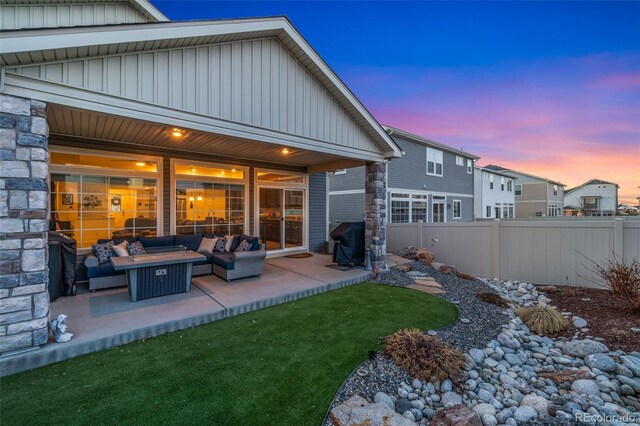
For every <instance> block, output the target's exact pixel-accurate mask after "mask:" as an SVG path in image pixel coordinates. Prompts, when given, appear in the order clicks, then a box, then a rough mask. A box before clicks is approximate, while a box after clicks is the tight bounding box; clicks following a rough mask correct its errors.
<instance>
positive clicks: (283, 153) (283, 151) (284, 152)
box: [280, 148, 291, 155]
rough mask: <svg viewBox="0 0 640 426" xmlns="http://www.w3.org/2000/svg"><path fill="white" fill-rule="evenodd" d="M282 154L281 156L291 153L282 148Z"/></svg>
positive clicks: (287, 149)
mask: <svg viewBox="0 0 640 426" xmlns="http://www.w3.org/2000/svg"><path fill="white" fill-rule="evenodd" d="M280 152H281V153H282V155H288V154H290V153H291V151H289V148H282V151H280Z"/></svg>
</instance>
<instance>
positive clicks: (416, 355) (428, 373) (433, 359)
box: [381, 328, 464, 381]
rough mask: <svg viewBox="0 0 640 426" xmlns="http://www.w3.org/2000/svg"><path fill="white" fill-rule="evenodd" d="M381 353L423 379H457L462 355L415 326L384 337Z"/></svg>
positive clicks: (462, 360)
mask: <svg viewBox="0 0 640 426" xmlns="http://www.w3.org/2000/svg"><path fill="white" fill-rule="evenodd" d="M381 340H382V343H383V344H384V349H383V350H382V354H383V355H384V356H386V357H388V358H391V359H392V360H393V361H394V362H395V363H396V364H398V365H399V366H400V367H402V368H404V369H405V370H407V372H408V373H409V374H410V375H411V377H417V378H418V379H420V380H422V381H437V380H444V379H446V378H449V379H452V380H456V379H457V378H458V376H459V374H460V372H461V371H462V367H463V365H464V357H463V355H462V354H461V353H460V352H458V351H457V350H455V349H453V348H451V347H450V346H449V345H447V344H446V343H444V342H443V341H442V340H440V339H439V338H437V337H432V336H428V335H426V334H423V333H422V332H421V331H420V330H418V329H416V328H405V329H402V330H398V331H397V332H395V333H394V334H392V335H390V336H387V337H383V338H382V339H381Z"/></svg>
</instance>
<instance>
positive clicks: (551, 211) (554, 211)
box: [547, 205, 560, 216]
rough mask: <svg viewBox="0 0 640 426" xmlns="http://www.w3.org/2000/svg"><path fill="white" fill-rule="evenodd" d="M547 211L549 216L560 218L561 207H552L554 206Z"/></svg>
mask: <svg viewBox="0 0 640 426" xmlns="http://www.w3.org/2000/svg"><path fill="white" fill-rule="evenodd" d="M547 210H548V211H547V214H548V215H549V216H560V207H559V206H555V205H552V206H549V207H548V209H547Z"/></svg>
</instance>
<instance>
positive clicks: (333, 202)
mask: <svg viewBox="0 0 640 426" xmlns="http://www.w3.org/2000/svg"><path fill="white" fill-rule="evenodd" d="M364 205H365V197H364V191H363V192H362V193H360V194H338V195H331V196H330V197H329V222H330V223H331V224H332V225H336V224H338V223H340V222H360V221H363V220H364Z"/></svg>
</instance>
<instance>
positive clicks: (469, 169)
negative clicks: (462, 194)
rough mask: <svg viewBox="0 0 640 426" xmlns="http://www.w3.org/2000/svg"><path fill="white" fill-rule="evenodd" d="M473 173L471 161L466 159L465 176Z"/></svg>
mask: <svg viewBox="0 0 640 426" xmlns="http://www.w3.org/2000/svg"><path fill="white" fill-rule="evenodd" d="M472 173H473V160H470V159H467V174H468V175H470V174H472Z"/></svg>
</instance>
